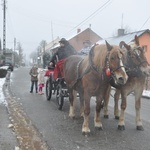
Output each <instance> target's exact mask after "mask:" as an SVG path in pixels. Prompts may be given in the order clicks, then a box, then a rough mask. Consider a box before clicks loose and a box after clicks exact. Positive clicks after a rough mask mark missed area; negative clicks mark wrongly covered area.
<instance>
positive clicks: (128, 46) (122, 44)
mask: <svg viewBox="0 0 150 150" xmlns="http://www.w3.org/2000/svg"><path fill="white" fill-rule="evenodd" d="M122 46H124V47H125V48H126V49H127V50H130V49H131V47H130V45H128V44H126V43H125V42H124V41H121V42H120V43H119V47H120V48H122Z"/></svg>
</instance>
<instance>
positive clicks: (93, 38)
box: [68, 28, 102, 51]
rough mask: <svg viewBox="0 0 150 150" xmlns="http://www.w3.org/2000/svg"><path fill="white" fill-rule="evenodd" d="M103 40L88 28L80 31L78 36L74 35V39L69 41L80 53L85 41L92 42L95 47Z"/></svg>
mask: <svg viewBox="0 0 150 150" xmlns="http://www.w3.org/2000/svg"><path fill="white" fill-rule="evenodd" d="M101 39H102V38H101V37H100V36H99V35H98V34H97V33H95V32H94V31H93V30H92V29H91V28H87V29H85V30H83V31H81V30H80V29H78V30H77V34H76V35H74V36H73V37H72V38H70V39H68V41H69V43H70V44H71V45H72V46H73V47H74V48H75V49H76V50H77V51H79V50H81V49H82V48H83V42H84V41H86V40H88V41H90V42H91V45H93V44H95V43H96V42H97V41H99V40H101Z"/></svg>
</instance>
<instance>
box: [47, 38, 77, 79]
mask: <svg viewBox="0 0 150 150" xmlns="http://www.w3.org/2000/svg"><path fill="white" fill-rule="evenodd" d="M59 43H60V47H59V48H58V50H57V51H56V53H55V54H54V55H53V56H52V58H51V61H50V66H53V65H54V62H55V61H56V60H57V58H58V61H57V62H56V65H55V68H54V79H55V80H56V79H57V78H63V77H64V74H63V63H64V61H65V59H66V58H67V57H69V56H71V55H75V54H77V51H76V50H75V49H74V48H73V47H72V45H70V44H69V42H68V41H67V40H66V39H65V38H62V39H61V40H60V41H59Z"/></svg>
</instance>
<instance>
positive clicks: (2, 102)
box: [0, 78, 7, 106]
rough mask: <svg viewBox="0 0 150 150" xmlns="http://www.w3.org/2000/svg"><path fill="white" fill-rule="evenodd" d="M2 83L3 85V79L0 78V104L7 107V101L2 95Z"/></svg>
mask: <svg viewBox="0 0 150 150" xmlns="http://www.w3.org/2000/svg"><path fill="white" fill-rule="evenodd" d="M4 83H5V78H0V104H4V105H6V106H7V101H6V100H5V97H4V94H3V85H4Z"/></svg>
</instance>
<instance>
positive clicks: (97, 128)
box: [95, 127, 103, 130]
mask: <svg viewBox="0 0 150 150" xmlns="http://www.w3.org/2000/svg"><path fill="white" fill-rule="evenodd" d="M95 129H96V130H103V127H95Z"/></svg>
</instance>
